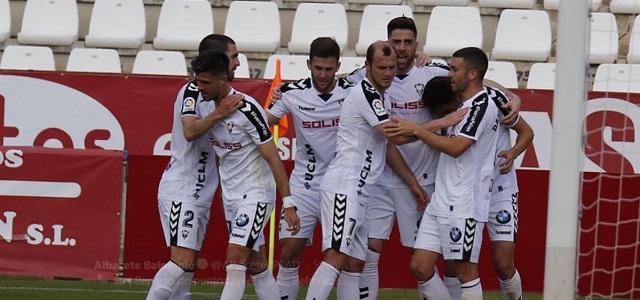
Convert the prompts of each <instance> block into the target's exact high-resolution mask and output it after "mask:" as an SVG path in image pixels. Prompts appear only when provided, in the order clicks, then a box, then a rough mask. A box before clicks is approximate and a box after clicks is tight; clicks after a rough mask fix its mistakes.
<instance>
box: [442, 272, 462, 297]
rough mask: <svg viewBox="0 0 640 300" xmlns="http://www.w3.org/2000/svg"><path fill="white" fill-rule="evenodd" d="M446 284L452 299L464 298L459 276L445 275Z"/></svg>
mask: <svg viewBox="0 0 640 300" xmlns="http://www.w3.org/2000/svg"><path fill="white" fill-rule="evenodd" d="M444 285H445V286H446V287H447V290H448V291H449V297H451V299H460V298H462V288H461V287H460V280H458V277H449V276H445V277H444Z"/></svg>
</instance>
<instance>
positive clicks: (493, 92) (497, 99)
mask: <svg viewBox="0 0 640 300" xmlns="http://www.w3.org/2000/svg"><path fill="white" fill-rule="evenodd" d="M485 88H486V90H487V94H488V95H489V98H491V100H492V101H493V103H495V104H496V106H497V107H498V109H499V110H500V112H501V113H502V114H503V115H505V116H506V115H508V114H509V113H510V112H511V110H510V109H508V108H502V106H503V105H505V104H506V103H507V102H509V99H507V96H505V95H504V94H503V93H502V92H501V91H500V90H498V89H495V88H493V87H490V86H485Z"/></svg>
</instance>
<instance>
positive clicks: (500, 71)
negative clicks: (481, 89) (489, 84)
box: [484, 61, 518, 89]
mask: <svg viewBox="0 0 640 300" xmlns="http://www.w3.org/2000/svg"><path fill="white" fill-rule="evenodd" d="M484 79H489V80H493V81H495V82H497V83H499V84H501V85H503V86H504V87H506V88H508V89H517V88H518V73H517V72H516V66H515V65H514V64H513V63H511V62H506V61H490V62H489V68H488V69H487V74H486V75H484Z"/></svg>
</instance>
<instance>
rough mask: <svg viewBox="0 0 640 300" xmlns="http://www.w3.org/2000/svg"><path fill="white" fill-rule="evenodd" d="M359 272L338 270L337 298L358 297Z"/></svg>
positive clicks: (339, 299) (348, 298)
mask: <svg viewBox="0 0 640 300" xmlns="http://www.w3.org/2000/svg"><path fill="white" fill-rule="evenodd" d="M359 285H360V273H352V272H347V271H342V272H340V278H338V288H337V294H338V300H342V299H347V300H351V299H360V289H359V288H358V286H359Z"/></svg>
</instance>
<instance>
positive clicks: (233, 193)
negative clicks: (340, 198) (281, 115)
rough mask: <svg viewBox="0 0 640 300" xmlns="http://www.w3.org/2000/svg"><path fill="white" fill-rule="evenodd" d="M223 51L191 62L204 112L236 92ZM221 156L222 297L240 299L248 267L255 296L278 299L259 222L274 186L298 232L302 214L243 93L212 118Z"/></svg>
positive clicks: (261, 118)
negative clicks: (234, 105) (235, 104)
mask: <svg viewBox="0 0 640 300" xmlns="http://www.w3.org/2000/svg"><path fill="white" fill-rule="evenodd" d="M228 64H229V60H228V59H227V57H226V55H224V54H222V53H220V52H215V51H207V52H204V53H202V54H200V55H198V56H197V57H196V58H195V59H194V60H193V61H192V62H191V67H192V69H193V71H194V73H195V74H196V80H197V81H198V90H199V91H200V93H201V95H202V98H203V101H210V102H208V103H209V104H210V105H206V106H205V105H203V106H201V107H200V110H201V111H202V112H203V114H208V113H211V112H212V111H215V110H217V107H218V106H219V105H220V104H221V100H222V99H224V98H225V97H227V96H228V95H233V94H238V92H237V91H235V90H234V89H233V88H232V87H231V86H229V84H228V82H227V80H228V79H227V76H228V74H229V67H228ZM209 137H210V139H211V142H212V144H213V148H214V150H215V152H216V154H217V156H218V157H219V159H220V165H219V167H218V169H219V173H220V182H221V187H222V200H223V207H224V211H225V219H226V220H227V224H228V225H229V244H228V246H227V267H226V270H227V279H226V282H225V286H224V289H223V291H222V296H221V299H224V300H227V299H241V298H242V296H243V294H244V289H245V285H246V278H245V276H246V272H247V270H248V271H249V274H250V275H251V278H252V279H253V283H254V285H255V289H256V294H257V295H258V298H259V299H279V297H278V294H279V293H278V287H277V285H276V282H275V279H274V278H273V275H272V274H271V272H270V271H269V270H268V269H267V260H266V257H265V255H264V251H260V249H259V248H260V247H264V235H263V228H264V225H265V224H266V222H267V221H268V219H269V215H270V213H271V211H272V210H273V207H274V202H275V199H276V194H275V193H276V187H275V186H274V179H275V183H276V184H277V188H278V190H279V191H280V195H281V196H282V201H283V208H284V212H283V216H284V219H285V221H286V222H287V225H288V227H287V228H288V229H289V230H290V231H291V232H292V234H294V235H295V234H296V233H297V232H298V230H299V229H300V220H299V218H298V216H297V214H296V212H295V210H294V204H293V201H292V200H291V196H290V192H289V182H288V179H287V174H286V172H285V170H284V166H283V165H282V161H281V160H280V157H279V156H278V152H277V150H276V147H275V145H274V143H273V141H272V135H271V132H270V131H269V126H268V124H267V122H266V115H265V113H264V111H263V110H262V108H261V107H260V105H259V104H258V102H257V101H256V100H254V99H253V98H251V97H249V96H248V95H244V99H243V100H242V103H241V106H240V108H239V109H238V110H237V111H235V112H234V113H233V114H231V115H230V116H228V117H227V118H225V119H223V120H220V121H219V122H217V123H216V124H214V125H213V126H212V127H211V128H210V131H209Z"/></svg>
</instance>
